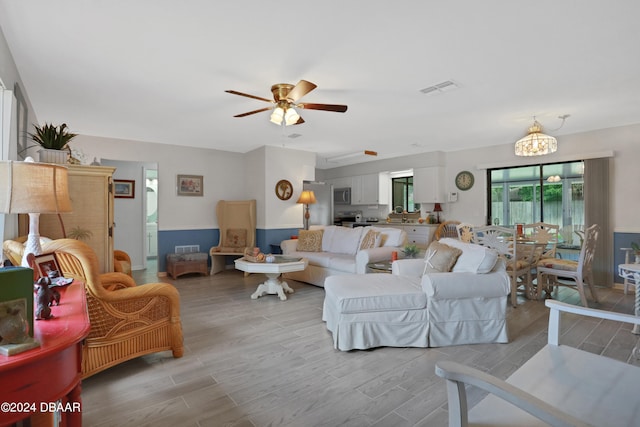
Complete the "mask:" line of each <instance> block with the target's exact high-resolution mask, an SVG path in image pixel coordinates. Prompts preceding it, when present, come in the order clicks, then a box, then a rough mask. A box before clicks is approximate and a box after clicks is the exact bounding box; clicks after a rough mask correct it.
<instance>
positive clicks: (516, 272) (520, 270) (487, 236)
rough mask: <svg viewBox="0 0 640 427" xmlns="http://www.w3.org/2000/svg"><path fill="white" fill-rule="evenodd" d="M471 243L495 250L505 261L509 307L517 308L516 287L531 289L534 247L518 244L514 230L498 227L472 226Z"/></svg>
mask: <svg viewBox="0 0 640 427" xmlns="http://www.w3.org/2000/svg"><path fill="white" fill-rule="evenodd" d="M473 243H476V244H479V245H483V246H487V247H489V248H492V249H495V250H496V251H498V254H499V255H500V257H501V258H503V259H504V260H505V262H506V265H507V273H508V274H509V279H510V281H511V305H512V306H513V307H517V306H518V287H519V286H520V285H521V284H522V285H523V286H524V290H525V292H529V289H531V263H532V262H533V257H534V250H535V245H523V244H518V243H517V239H516V229H515V228H507V227H502V226H499V225H483V226H474V228H473ZM527 296H529V295H527Z"/></svg>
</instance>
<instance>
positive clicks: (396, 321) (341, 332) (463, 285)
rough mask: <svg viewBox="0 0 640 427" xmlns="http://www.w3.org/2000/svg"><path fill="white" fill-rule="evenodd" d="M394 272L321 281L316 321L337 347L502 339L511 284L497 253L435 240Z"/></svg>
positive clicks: (397, 265) (505, 339) (433, 344)
mask: <svg viewBox="0 0 640 427" xmlns="http://www.w3.org/2000/svg"><path fill="white" fill-rule="evenodd" d="M392 273H393V274H391V275H389V274H364V275H358V274H351V275H341V276H331V277H328V278H327V280H326V281H325V300H324V307H323V314H322V319H323V320H324V321H325V322H326V326H327V329H328V330H329V331H330V332H331V333H332V334H333V342H334V347H335V348H336V349H339V350H343V351H348V350H353V349H368V348H374V347H381V346H389V347H442V346H448V345H460V344H479V343H504V342H508V331H507V322H506V306H507V297H508V295H509V292H510V289H511V287H510V282H509V276H508V274H507V272H506V267H505V263H504V261H503V260H502V259H501V258H499V257H498V254H497V252H496V251H495V250H493V249H490V248H486V247H484V246H480V245H475V244H471V243H464V242H461V241H459V240H456V239H441V240H440V241H439V242H434V243H432V244H431V245H430V246H429V248H428V250H427V254H426V257H425V259H405V260H399V261H396V262H394V263H393V266H392Z"/></svg>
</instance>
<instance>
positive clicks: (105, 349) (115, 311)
mask: <svg viewBox="0 0 640 427" xmlns="http://www.w3.org/2000/svg"><path fill="white" fill-rule="evenodd" d="M43 252H45V253H48V252H55V255H56V260H57V261H58V265H59V267H60V270H61V272H62V274H63V275H64V276H65V277H72V278H74V279H78V280H82V281H84V283H85V290H86V293H87V305H88V311H89V320H90V323H91V331H90V332H89V336H88V337H87V339H86V340H85V344H84V346H83V347H82V377H83V378H87V377H89V376H91V375H93V374H95V373H98V372H100V371H102V370H104V369H107V368H109V367H111V366H114V365H117V364H119V363H121V362H124V361H126V360H129V359H134V358H136V357H139V356H142V355H144V354H149V353H155V352H158V351H164V350H171V351H172V352H173V357H182V355H183V352H184V347H183V342H182V325H181V322H180V295H179V294H178V291H177V290H176V288H174V287H173V286H172V285H170V284H168V283H148V284H146V285H141V286H136V284H135V282H134V281H133V279H132V278H131V277H129V276H127V275H126V274H123V273H104V274H99V273H98V259H97V257H96V255H95V253H94V252H93V250H92V249H91V248H90V247H89V246H87V245H86V244H84V243H82V242H80V241H78V240H73V239H58V240H53V241H51V242H49V243H47V244H45V245H44V246H43Z"/></svg>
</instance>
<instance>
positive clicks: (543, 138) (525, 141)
mask: <svg viewBox="0 0 640 427" xmlns="http://www.w3.org/2000/svg"><path fill="white" fill-rule="evenodd" d="M557 150H558V141H557V140H556V139H555V138H554V137H552V136H549V135H545V134H544V133H542V126H540V123H538V122H537V121H534V122H533V126H531V127H530V128H529V133H528V134H527V136H525V137H524V138H521V139H519V140H518V141H516V146H515V153H516V156H543V155H545V154H551V153H555V152H556V151H557Z"/></svg>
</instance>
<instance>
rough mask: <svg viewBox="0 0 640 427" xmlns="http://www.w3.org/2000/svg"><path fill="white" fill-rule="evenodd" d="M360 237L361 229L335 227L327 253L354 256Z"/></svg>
mask: <svg viewBox="0 0 640 427" xmlns="http://www.w3.org/2000/svg"><path fill="white" fill-rule="evenodd" d="M361 235H362V227H356V228H347V227H336V228H335V230H334V232H333V237H332V238H331V246H330V248H329V252H333V253H337V254H349V255H355V254H356V252H358V244H359V243H360V236H361Z"/></svg>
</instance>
